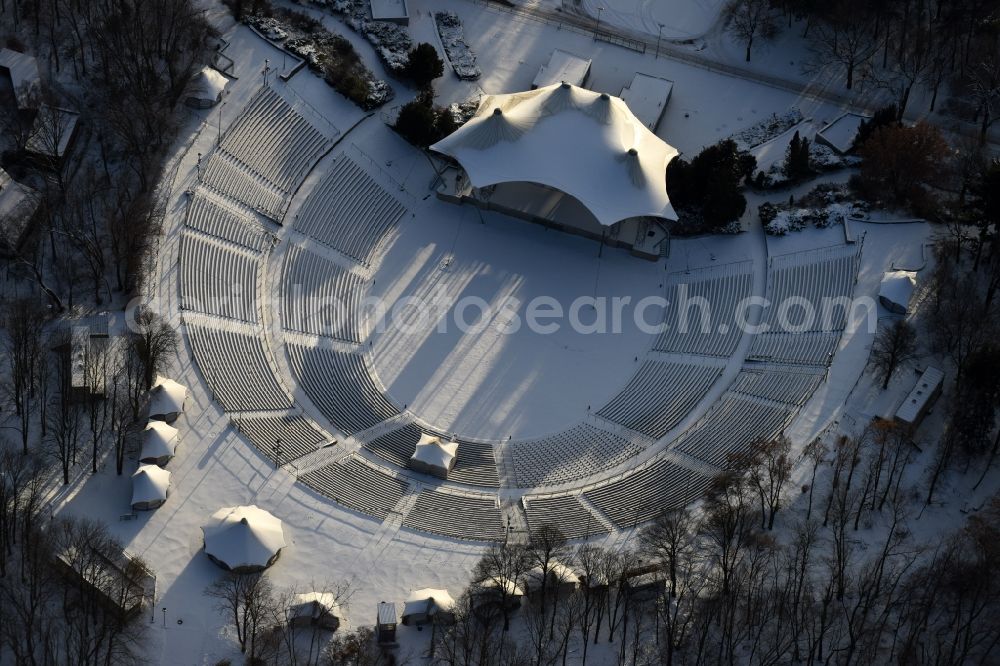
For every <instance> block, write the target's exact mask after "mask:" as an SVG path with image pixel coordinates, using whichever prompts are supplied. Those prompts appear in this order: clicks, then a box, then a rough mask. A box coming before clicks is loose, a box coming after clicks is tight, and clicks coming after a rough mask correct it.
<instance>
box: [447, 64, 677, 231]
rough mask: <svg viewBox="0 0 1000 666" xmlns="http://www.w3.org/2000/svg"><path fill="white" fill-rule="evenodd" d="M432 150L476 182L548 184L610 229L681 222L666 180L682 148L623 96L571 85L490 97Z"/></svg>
mask: <svg viewBox="0 0 1000 666" xmlns="http://www.w3.org/2000/svg"><path fill="white" fill-rule="evenodd" d="M431 148H433V149H434V150H436V151H437V152H439V153H443V154H445V155H449V156H451V157H453V158H454V159H455V160H457V161H458V162H459V163H460V164H461V165H462V167H463V168H464V169H465V172H466V173H467V174H468V176H469V179H470V181H471V183H472V185H473V186H474V187H486V186H489V185H496V184H499V183H512V182H529V183H537V184H541V185H545V186H548V187H551V188H553V189H556V190H560V191H562V192H565V193H566V194H568V195H570V196H572V197H575V198H576V199H577V200H578V201H580V203H582V204H583V205H584V206H585V207H586V208H587V209H588V210H589V211H590V212H591V213H592V214H593V215H594V217H595V218H597V221H598V222H600V223H601V224H602V225H604V226H610V225H612V224H615V223H616V222H620V221H621V220H624V219H627V218H631V217H646V216H651V217H661V218H667V219H671V220H675V219H677V215H676V214H675V213H674V209H673V207H672V206H671V205H670V199H669V198H668V197H667V182H666V172H667V164H668V163H669V162H670V160H671V159H673V157H674V156H675V155H676V154H677V150H676V149H675V148H673V147H671V146H669V145H667V144H666V143H665V142H664V141H662V140H661V139H660V138H659V137H657V136H656V135H655V134H653V133H652V132H650V131H649V129H648V128H647V127H646V126H645V125H643V123H642V122H641V121H640V120H639V119H638V118H636V117H635V115H634V114H633V113H632V112H631V111H630V110H629V108H628V106H627V105H626V104H625V102H624V101H622V100H621V99H620V98H618V97H613V96H611V95H607V94H604V93H596V92H592V91H590V90H585V89H583V88H577V87H575V86H571V85H569V84H554V85H551V86H548V87H545V88H539V89H538V90H531V91H527V92H521V93H512V94H506V95H490V96H487V97H484V98H483V100H482V101H481V102H480V104H479V109H478V110H477V111H476V113H475V115H474V116H473V117H472V118H470V119H469V121H468V122H467V123H465V125H463V126H462V127H460V128H459V129H458V130H456V131H455V132H454V133H453V134H451V135H450V136H448V137H446V138H444V139H442V140H441V141H439V142H437V143H436V144H434V145H433V146H431Z"/></svg>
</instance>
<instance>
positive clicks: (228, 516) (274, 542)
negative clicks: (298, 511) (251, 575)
mask: <svg viewBox="0 0 1000 666" xmlns="http://www.w3.org/2000/svg"><path fill="white" fill-rule="evenodd" d="M201 531H202V532H203V533H204V536H205V554H207V555H208V557H209V559H211V560H212V561H213V562H215V563H216V564H218V565H219V566H220V567H222V568H223V569H227V570H229V571H235V572H238V573H248V572H252V571H262V570H264V569H266V568H268V567H269V566H271V565H272V564H274V562H275V561H276V560H277V559H278V556H279V555H280V554H281V549H282V548H284V547H285V534H284V532H283V531H282V528H281V521H280V520H278V519H277V518H275V517H274V516H273V515H271V514H270V513H268V512H267V511H265V510H263V509H260V508H258V507H257V506H255V505H253V504H251V505H250V506H233V507H226V508H222V509H219V510H218V511H216V512H215V513H214V514H212V518H211V520H210V521H209V523H208V524H207V525H205V526H204V527H202V528H201Z"/></svg>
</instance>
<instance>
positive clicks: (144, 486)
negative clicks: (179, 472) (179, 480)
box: [132, 465, 170, 511]
mask: <svg viewBox="0 0 1000 666" xmlns="http://www.w3.org/2000/svg"><path fill="white" fill-rule="evenodd" d="M168 494H170V472H168V471H167V470H165V469H163V468H161V467H157V466H156V465H139V469H137V470H136V471H135V474H133V475H132V509H134V510H136V511H149V510H150V509H156V508H158V507H159V506H161V505H162V504H163V503H164V502H166V501H167V495H168Z"/></svg>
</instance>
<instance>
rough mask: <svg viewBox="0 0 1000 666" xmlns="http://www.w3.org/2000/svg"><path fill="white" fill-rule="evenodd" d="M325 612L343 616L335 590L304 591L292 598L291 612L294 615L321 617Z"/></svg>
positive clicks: (337, 616) (338, 616)
mask: <svg viewBox="0 0 1000 666" xmlns="http://www.w3.org/2000/svg"><path fill="white" fill-rule="evenodd" d="M323 613H327V614H329V615H332V616H333V617H335V618H338V619H339V618H342V617H343V615H342V614H341V611H340V605H339V604H338V603H337V595H335V594H334V593H333V592H303V593H302V594H296V595H295V598H294V599H293V600H292V604H291V607H290V608H289V614H290V615H291V616H292V617H309V618H312V619H314V620H315V619H319V618H320V617H321V616H322V615H323Z"/></svg>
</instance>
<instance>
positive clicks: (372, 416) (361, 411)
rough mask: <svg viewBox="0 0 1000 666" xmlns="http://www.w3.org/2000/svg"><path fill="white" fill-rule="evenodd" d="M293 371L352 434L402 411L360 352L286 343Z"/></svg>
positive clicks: (324, 411) (332, 419)
mask: <svg viewBox="0 0 1000 666" xmlns="http://www.w3.org/2000/svg"><path fill="white" fill-rule="evenodd" d="M286 348H287V349H288V355H289V360H290V362H291V368H292V375H293V376H294V377H295V379H296V381H298V382H299V384H301V385H302V388H303V390H305V392H306V394H307V395H308V396H309V397H310V398H311V399H312V401H313V402H314V403H315V404H316V407H317V408H318V409H319V410H320V412H322V414H323V416H325V417H326V418H328V419H329V420H330V422H331V423H333V425H334V426H336V427H337V428H340V429H341V430H343V431H344V432H346V433H347V434H349V435H353V434H354V433H356V432H359V431H361V430H367V429H368V428H371V427H373V426H375V425H378V424H379V423H381V422H382V421H385V420H386V419H390V418H392V417H393V416H396V415H397V414H399V410H397V409H396V408H395V406H393V404H392V403H391V402H389V400H388V399H386V397H385V396H384V395H382V392H381V391H379V389H378V387H377V386H376V385H375V382H374V381H373V380H372V378H371V375H369V374H368V369H367V368H366V367H365V362H364V359H363V358H362V357H361V356H360V355H359V354H353V353H348V352H341V351H336V350H332V349H325V348H320V347H305V346H303V345H299V344H291V343H290V344H287V345H286Z"/></svg>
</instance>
